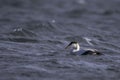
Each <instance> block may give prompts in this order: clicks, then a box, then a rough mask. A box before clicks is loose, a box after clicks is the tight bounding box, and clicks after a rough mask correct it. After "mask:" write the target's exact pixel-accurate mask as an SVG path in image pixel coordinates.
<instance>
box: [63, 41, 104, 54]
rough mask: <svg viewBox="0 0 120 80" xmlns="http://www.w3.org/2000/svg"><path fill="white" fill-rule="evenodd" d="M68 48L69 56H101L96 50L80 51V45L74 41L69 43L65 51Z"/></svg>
mask: <svg viewBox="0 0 120 80" xmlns="http://www.w3.org/2000/svg"><path fill="white" fill-rule="evenodd" d="M69 47H71V48H72V51H71V54H75V55H101V54H102V53H101V52H99V51H98V50H96V49H82V48H80V45H79V43H78V42H76V41H72V42H70V43H69V44H68V45H67V46H66V47H65V49H68V48H69Z"/></svg>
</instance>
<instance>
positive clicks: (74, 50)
mask: <svg viewBox="0 0 120 80" xmlns="http://www.w3.org/2000/svg"><path fill="white" fill-rule="evenodd" d="M79 50H80V45H79V44H76V47H75V49H73V52H77V51H79Z"/></svg>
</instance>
